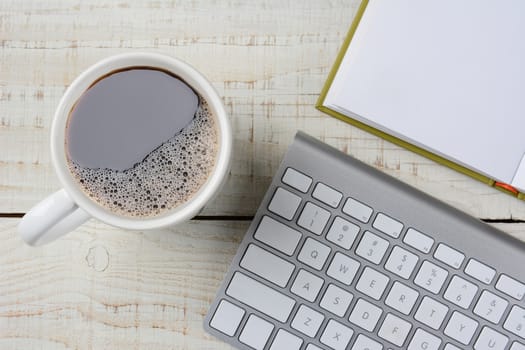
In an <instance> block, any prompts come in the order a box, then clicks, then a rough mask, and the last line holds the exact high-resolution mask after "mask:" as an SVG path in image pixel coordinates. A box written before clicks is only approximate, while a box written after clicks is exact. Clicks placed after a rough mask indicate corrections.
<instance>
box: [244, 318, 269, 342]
mask: <svg viewBox="0 0 525 350" xmlns="http://www.w3.org/2000/svg"><path fill="white" fill-rule="evenodd" d="M272 330H273V324H271V323H270V322H268V321H265V320H263V319H262V318H260V317H258V316H255V315H250V317H249V318H248V321H247V322H246V325H245V326H244V328H243V330H242V333H241V335H240V336H239V341H240V342H241V343H244V344H246V345H248V346H251V347H252V348H254V349H256V350H263V349H264V346H265V345H266V343H267V342H268V338H270V334H271V333H272Z"/></svg>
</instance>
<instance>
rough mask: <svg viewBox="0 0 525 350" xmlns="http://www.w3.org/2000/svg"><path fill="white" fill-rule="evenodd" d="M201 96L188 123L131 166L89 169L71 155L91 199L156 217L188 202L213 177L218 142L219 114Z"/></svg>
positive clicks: (134, 214)
mask: <svg viewBox="0 0 525 350" xmlns="http://www.w3.org/2000/svg"><path fill="white" fill-rule="evenodd" d="M200 101H201V102H200V105H199V108H198V110H197V113H196V114H195V118H194V119H193V121H192V122H191V123H190V124H189V125H188V126H187V127H186V128H184V129H183V130H182V131H181V132H180V133H178V134H177V135H175V136H173V137H172V138H170V139H169V140H167V141H166V142H164V143H163V144H162V145H160V146H159V147H158V148H156V149H155V150H154V151H152V152H151V153H150V154H148V155H147V156H146V157H145V158H144V160H142V161H141V162H140V163H137V164H136V165H135V166H133V167H132V168H130V169H127V170H124V171H117V170H112V169H90V168H83V167H80V166H79V165H78V164H76V163H74V162H73V161H72V160H69V168H70V171H71V173H72V174H73V175H74V177H75V179H76V180H77V181H78V182H79V184H80V185H81V187H82V188H83V190H84V192H85V193H86V194H87V195H88V196H89V197H90V198H91V199H93V200H94V201H96V202H98V203H99V204H100V205H102V206H103V207H106V208H108V209H110V210H111V211H112V212H114V213H117V214H120V215H123V216H131V217H137V218H144V217H151V216H157V215H160V214H162V213H164V212H166V211H169V210H171V209H173V208H175V207H177V206H179V205H181V204H183V203H185V202H187V201H188V200H189V199H190V198H191V197H192V196H193V195H194V194H195V193H196V192H197V191H198V190H199V188H200V187H201V186H202V185H203V184H204V183H205V182H206V180H207V179H208V176H209V174H210V173H211V171H212V169H213V167H214V165H215V157H216V152H217V146H218V135H217V134H218V132H217V127H216V125H215V120H214V117H213V115H212V112H211V111H210V110H209V107H208V105H207V103H206V101H205V100H204V99H202V98H201V99H200ZM138 142H140V141H138Z"/></svg>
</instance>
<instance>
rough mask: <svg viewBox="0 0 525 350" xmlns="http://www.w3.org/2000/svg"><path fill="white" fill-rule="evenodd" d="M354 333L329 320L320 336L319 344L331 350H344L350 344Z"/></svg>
mask: <svg viewBox="0 0 525 350" xmlns="http://www.w3.org/2000/svg"><path fill="white" fill-rule="evenodd" d="M353 334H354V331H353V330H351V329H350V328H348V327H346V326H343V325H342V324H340V323H339V322H337V321H334V320H330V321H328V323H327V324H326V328H325V329H324V332H323V335H322V336H321V339H320V340H321V343H323V344H324V345H327V346H328V347H329V348H330V349H333V350H344V349H346V346H347V345H348V343H349V342H350V339H351V338H352V335H353Z"/></svg>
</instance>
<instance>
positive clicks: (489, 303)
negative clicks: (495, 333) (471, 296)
mask: <svg viewBox="0 0 525 350" xmlns="http://www.w3.org/2000/svg"><path fill="white" fill-rule="evenodd" d="M507 305H509V303H508V302H507V301H506V300H505V299H502V298H500V297H498V296H497V295H495V294H492V293H491V292H489V291H486V290H485V291H483V293H481V297H480V298H479V300H478V303H477V304H476V307H475V308H474V313H475V314H476V315H478V316H481V317H483V318H484V319H486V320H487V321H490V322H492V323H499V321H500V320H501V316H503V313H504V312H505V309H506V308H507Z"/></svg>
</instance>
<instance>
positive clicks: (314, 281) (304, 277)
mask: <svg viewBox="0 0 525 350" xmlns="http://www.w3.org/2000/svg"><path fill="white" fill-rule="evenodd" d="M323 284H324V281H323V279H322V278H319V277H318V276H316V275H314V274H312V273H310V272H308V271H306V270H299V273H298V274H297V277H295V281H294V283H293V285H292V288H291V289H290V291H291V292H292V293H294V294H295V295H298V296H300V297H301V298H304V299H306V300H308V301H310V302H313V301H314V300H315V299H316V298H317V295H318V294H319V291H320V290H321V288H322V287H323Z"/></svg>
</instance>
